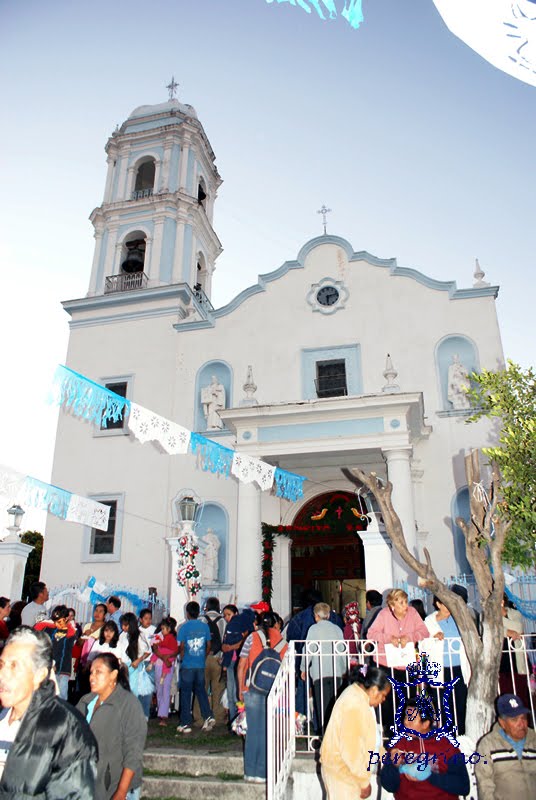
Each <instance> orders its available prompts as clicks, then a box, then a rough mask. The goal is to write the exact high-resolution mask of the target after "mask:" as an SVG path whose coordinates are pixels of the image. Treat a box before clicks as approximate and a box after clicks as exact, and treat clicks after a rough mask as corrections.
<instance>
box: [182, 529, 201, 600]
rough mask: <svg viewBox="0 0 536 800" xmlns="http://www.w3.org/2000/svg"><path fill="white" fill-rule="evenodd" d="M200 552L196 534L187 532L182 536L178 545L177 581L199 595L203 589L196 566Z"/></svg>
mask: <svg viewBox="0 0 536 800" xmlns="http://www.w3.org/2000/svg"><path fill="white" fill-rule="evenodd" d="M198 552H199V545H198V544H197V543H196V541H195V539H194V536H193V535H190V534H185V535H183V536H181V537H180V539H179V544H178V546H177V553H178V555H179V568H178V570H177V583H178V584H179V586H183V587H184V588H185V589H186V590H187V591H188V592H189V593H190V594H191V595H194V596H195V595H197V594H199V592H200V591H201V581H200V580H199V570H198V569H197V567H196V563H195V558H196V556H197V554H198Z"/></svg>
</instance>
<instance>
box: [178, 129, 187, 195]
mask: <svg viewBox="0 0 536 800" xmlns="http://www.w3.org/2000/svg"><path fill="white" fill-rule="evenodd" d="M189 151H190V140H189V139H185V140H184V141H183V143H182V146H181V154H180V169H179V189H182V190H183V191H186V188H187V187H186V181H187V178H188V153H189Z"/></svg>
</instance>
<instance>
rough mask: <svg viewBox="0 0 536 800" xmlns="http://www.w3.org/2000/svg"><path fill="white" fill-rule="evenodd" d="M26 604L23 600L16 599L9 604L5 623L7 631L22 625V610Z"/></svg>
mask: <svg viewBox="0 0 536 800" xmlns="http://www.w3.org/2000/svg"><path fill="white" fill-rule="evenodd" d="M25 606H26V603H25V602H24V600H16V601H15V602H14V603H13V604H12V606H11V613H10V615H9V622H8V624H7V626H8V628H9V631H10V633H11V631H14V630H15V628H20V626H21V625H22V610H23V608H24V607H25Z"/></svg>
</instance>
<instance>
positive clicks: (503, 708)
mask: <svg viewBox="0 0 536 800" xmlns="http://www.w3.org/2000/svg"><path fill="white" fill-rule="evenodd" d="M497 713H498V715H499V716H500V717H519V716H520V715H521V714H528V713H529V710H528V708H526V707H525V706H524V705H523V701H522V699H521V698H520V697H519V696H518V695H517V694H502V695H501V696H500V697H499V699H498V700H497Z"/></svg>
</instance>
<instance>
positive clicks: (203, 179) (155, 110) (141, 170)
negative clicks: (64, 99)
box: [88, 79, 222, 300]
mask: <svg viewBox="0 0 536 800" xmlns="http://www.w3.org/2000/svg"><path fill="white" fill-rule="evenodd" d="M177 86H178V84H177V83H175V81H174V79H172V81H171V83H170V84H169V86H168V87H167V88H168V89H169V100H168V101H167V102H165V103H159V104H157V105H149V106H139V107H138V108H135V109H134V111H133V112H132V114H130V116H129V117H128V119H127V120H126V121H125V122H124V123H123V124H122V125H121V127H118V128H116V130H115V131H114V132H113V133H112V135H111V137H110V138H109V140H108V142H107V144H106V148H105V149H106V153H107V156H108V159H107V160H108V173H107V177H106V185H105V189H104V197H103V201H102V204H101V205H100V206H99V207H98V208H96V209H94V211H93V212H92V213H91V216H90V219H91V222H92V223H93V226H94V228H95V253H94V257H93V266H92V270H91V280H90V285H89V291H88V297H95V296H101V295H104V294H111V293H115V292H125V291H128V292H130V291H133V290H139V289H151V288H156V287H164V286H172V285H176V284H181V283H186V284H188V285H189V286H190V288H191V289H192V290H194V291H195V292H196V293H197V294H198V295H202V293H203V292H204V294H205V295H206V296H207V297H208V298H209V300H210V295H211V289H212V274H213V272H214V268H215V262H216V259H217V257H218V255H219V254H220V253H221V251H222V247H221V244H220V241H219V239H218V237H217V236H216V233H215V232H214V229H213V227H212V221H213V217H214V202H215V200H216V194H217V191H218V187H219V186H220V185H221V183H222V180H221V178H220V176H219V173H218V170H217V168H216V165H215V163H214V162H215V155H214V152H213V150H212V147H211V145H210V142H209V140H208V139H207V136H206V134H205V131H204V130H203V126H202V125H201V123H200V122H199V120H198V118H197V114H196V111H195V109H194V108H193V107H192V106H191V105H188V104H185V103H180V102H179V101H178V100H177V98H176V97H175V94H176V89H177ZM132 299H133V300H134V297H133V298H132Z"/></svg>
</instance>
